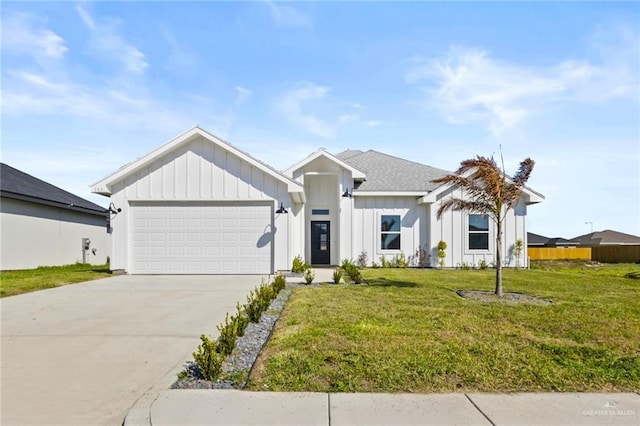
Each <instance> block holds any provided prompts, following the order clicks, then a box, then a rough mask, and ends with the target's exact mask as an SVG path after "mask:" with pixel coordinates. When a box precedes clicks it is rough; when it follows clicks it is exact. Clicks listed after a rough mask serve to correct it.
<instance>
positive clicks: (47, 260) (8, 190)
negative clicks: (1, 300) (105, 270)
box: [0, 163, 111, 270]
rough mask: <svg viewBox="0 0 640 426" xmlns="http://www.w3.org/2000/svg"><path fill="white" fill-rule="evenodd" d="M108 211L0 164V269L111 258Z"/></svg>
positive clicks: (104, 261)
mask: <svg viewBox="0 0 640 426" xmlns="http://www.w3.org/2000/svg"><path fill="white" fill-rule="evenodd" d="M108 218H109V216H108V211H107V210H106V209H105V208H103V207H100V206H98V205H97V204H94V203H92V202H90V201H87V200H85V199H83V198H80V197H78V196H76V195H73V194H71V193H70V192H67V191H65V190H63V189H61V188H58V187H56V186H54V185H51V184H49V183H47V182H44V181H42V180H40V179H38V178H35V177H33V176H31V175H28V174H26V173H24V172H21V171H20V170H17V169H15V168H13V167H11V166H8V165H6V164H3V163H0V236H1V238H0V239H1V248H0V250H1V251H0V269H1V270H13V269H32V268H37V267H39V266H57V265H68V264H73V263H78V262H83V261H84V262H86V263H90V264H94V265H100V264H104V263H106V261H107V257H108V256H109V255H110V254H111V234H110V233H108V229H107V225H108V223H107V220H108Z"/></svg>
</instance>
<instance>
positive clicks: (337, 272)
mask: <svg viewBox="0 0 640 426" xmlns="http://www.w3.org/2000/svg"><path fill="white" fill-rule="evenodd" d="M340 280H342V268H336V269H334V270H333V283H334V284H340Z"/></svg>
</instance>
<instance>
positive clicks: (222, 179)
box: [111, 137, 291, 274]
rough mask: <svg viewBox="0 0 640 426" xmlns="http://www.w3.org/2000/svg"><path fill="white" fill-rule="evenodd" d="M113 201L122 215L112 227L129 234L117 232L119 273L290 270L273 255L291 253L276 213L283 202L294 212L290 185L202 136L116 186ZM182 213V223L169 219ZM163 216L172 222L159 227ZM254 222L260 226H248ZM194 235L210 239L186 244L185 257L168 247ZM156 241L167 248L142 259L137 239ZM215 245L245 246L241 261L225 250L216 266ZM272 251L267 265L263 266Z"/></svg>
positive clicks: (115, 246) (282, 257)
mask: <svg viewBox="0 0 640 426" xmlns="http://www.w3.org/2000/svg"><path fill="white" fill-rule="evenodd" d="M111 200H112V202H113V203H114V205H115V206H116V207H118V208H122V212H120V213H119V214H118V215H116V216H115V217H114V218H113V226H114V228H115V227H117V229H118V230H122V231H124V232H117V233H114V239H113V256H112V269H114V270H115V269H123V270H126V271H127V272H130V273H131V272H133V273H257V274H263V273H271V272H273V271H274V270H276V269H285V268H286V267H287V265H288V263H289V260H288V259H287V258H286V256H287V254H286V250H284V252H285V253H283V251H282V250H280V251H279V250H275V249H274V248H275V247H286V246H287V240H288V226H287V220H286V215H274V213H273V212H274V209H275V208H276V207H277V206H278V205H279V204H280V202H283V203H284V205H285V207H290V204H291V202H290V200H291V198H290V196H289V193H288V190H287V186H286V184H285V183H283V182H281V181H279V180H277V179H275V178H274V177H273V176H271V175H269V174H268V173H266V172H265V171H263V170H261V169H259V168H257V167H255V166H253V165H252V164H250V163H248V162H246V161H244V160H243V159H241V158H240V157H238V156H236V155H235V154H233V153H230V152H228V151H227V150H225V149H223V148H222V147H220V146H218V145H216V144H213V143H211V142H210V141H208V140H206V139H204V138H202V137H197V138H195V139H194V140H192V141H190V142H188V143H186V144H184V145H182V146H178V147H177V148H176V149H175V150H173V151H169V152H168V153H167V154H166V155H164V156H163V157H161V158H158V159H157V160H155V161H154V162H153V163H151V164H149V165H148V166H145V167H142V168H141V169H139V170H137V171H135V172H134V173H132V174H131V175H129V176H128V177H127V178H125V179H123V180H122V181H121V182H119V183H116V184H115V185H114V188H113V190H112V196H111ZM178 210H180V211H181V212H182V213H181V215H182V217H183V218H184V219H185V221H184V222H181V223H180V222H178V221H177V216H178V215H177V214H176V215H175V216H176V217H173V218H172V220H171V221H169V219H168V218H171V217H172V214H171V213H170V212H172V211H175V212H177V211H178ZM161 212H164V213H161ZM214 212H217V213H219V214H220V215H221V216H220V217H219V219H221V220H219V221H218V222H217V224H216V223H214V222H212V221H211V220H210V219H211V218H212V215H213V214H214ZM162 214H168V218H167V220H165V221H162V222H161V221H159V220H158V219H159V218H158V216H161V215H162ZM253 215H255V220H251V221H250V220H249V219H250V217H252V216H253ZM152 218H153V220H154V222H153V224H152V223H151V222H150V220H151V219H152ZM187 218H190V219H189V220H187ZM232 218H235V219H234V220H232ZM236 219H237V220H236ZM140 226H142V228H140ZM156 227H157V229H154V228H156ZM195 233H200V234H202V235H206V238H208V239H209V240H208V242H205V240H204V238H205V237H202V239H201V240H200V242H199V243H197V242H195V241H194V242H193V244H192V245H191V246H190V245H189V244H187V245H186V246H185V248H184V249H185V252H183V254H178V249H177V248H175V247H174V248H172V246H171V245H170V244H169V243H168V241H169V240H168V239H169V238H183V239H189V238H196V237H195V236H194V234H195ZM160 235H164V237H161V236H160ZM152 236H153V238H165V241H167V242H166V245H164V246H163V245H162V244H159V245H158V246H157V247H156V248H155V250H156V254H155V255H152V254H151V251H152V247H153V245H150V246H149V249H148V251H147V252H146V254H145V252H144V250H143V249H142V244H141V240H136V238H137V239H143V238H151V237H152ZM215 238H217V239H219V240H220V242H221V243H222V241H223V240H224V239H236V240H237V241H236V242H240V244H236V247H237V251H236V253H238V258H237V259H236V260H231V259H232V258H233V257H234V256H233V254H232V250H231V249H230V248H228V247H226V248H225V246H224V244H223V245H220V246H219V247H218V248H217V250H218V253H223V256H222V257H221V259H220V260H219V261H213V260H211V258H212V257H214V256H213V255H212V254H211V253H213V252H214V251H215V249H214V248H213V247H212V246H211V245H212V241H213V239H215ZM249 240H252V243H251V244H253V246H251V244H249ZM241 241H244V243H242V242H241ZM229 245H230V244H229ZM161 251H164V255H161V254H160V253H161ZM267 252H268V253H269V256H268V257H269V265H268V267H265V259H266V254H265V253H267ZM189 253H190V254H189ZM197 253H200V254H199V255H198V254H197ZM224 253H226V255H225V254H224ZM245 255H246V256H249V255H251V256H254V257H255V261H254V262H252V263H251V264H248V263H246V262H247V261H246V259H245V260H243V257H244V256H245ZM153 256H156V257H153ZM163 256H165V257H163ZM163 258H164V260H165V261H166V262H165V264H166V265H165V266H164V267H161V265H160V263H159V262H160V259H163ZM178 258H180V259H182V260H176V259H178ZM181 262H182V263H181ZM152 265H155V266H152ZM244 267H249V268H250V269H244ZM181 271H184V272H181Z"/></svg>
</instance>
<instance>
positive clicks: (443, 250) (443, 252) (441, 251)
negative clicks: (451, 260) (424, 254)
mask: <svg viewBox="0 0 640 426" xmlns="http://www.w3.org/2000/svg"><path fill="white" fill-rule="evenodd" d="M446 257H447V242H446V241H443V240H440V241H438V265H439V266H440V269H442V268H444V259H445V258H446Z"/></svg>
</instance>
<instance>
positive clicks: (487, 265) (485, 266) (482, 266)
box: [478, 259, 489, 271]
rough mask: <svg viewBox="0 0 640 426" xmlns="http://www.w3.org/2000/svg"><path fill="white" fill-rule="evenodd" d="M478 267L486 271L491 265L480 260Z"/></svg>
mask: <svg viewBox="0 0 640 426" xmlns="http://www.w3.org/2000/svg"><path fill="white" fill-rule="evenodd" d="M478 267H479V268H480V269H481V270H483V271H484V270H485V269H487V268H488V267H489V264H488V263H487V261H486V260H484V259H482V260H480V262H478Z"/></svg>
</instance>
